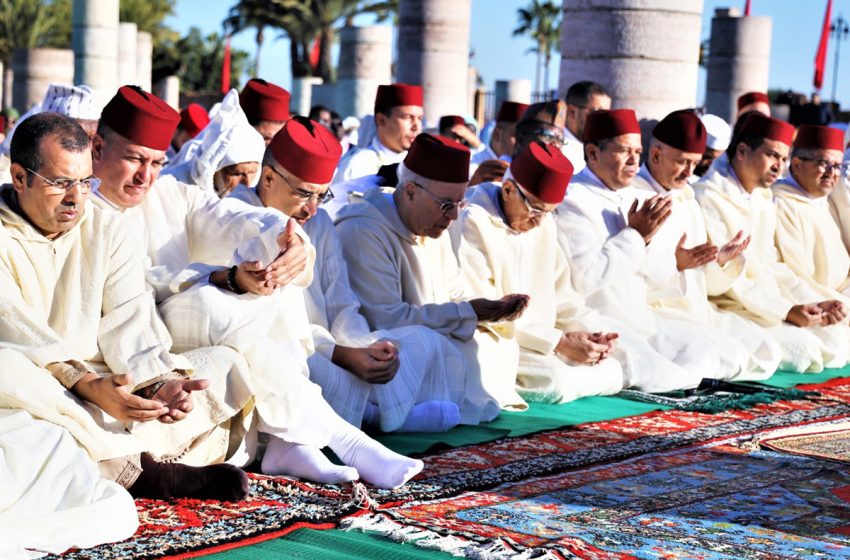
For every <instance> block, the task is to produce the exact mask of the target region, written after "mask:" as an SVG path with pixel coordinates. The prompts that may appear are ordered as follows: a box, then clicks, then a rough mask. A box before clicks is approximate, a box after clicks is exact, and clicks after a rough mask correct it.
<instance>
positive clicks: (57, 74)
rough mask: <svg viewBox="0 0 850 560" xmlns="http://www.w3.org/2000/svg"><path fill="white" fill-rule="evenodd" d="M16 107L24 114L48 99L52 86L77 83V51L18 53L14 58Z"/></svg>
mask: <svg viewBox="0 0 850 560" xmlns="http://www.w3.org/2000/svg"><path fill="white" fill-rule="evenodd" d="M12 68H13V70H14V76H15V78H14V85H13V87H12V105H13V106H14V107H15V108H16V109H18V110H19V111H20V112H21V113H23V112H24V111H27V110H29V109H30V108H31V107H32V106H33V105H35V104H36V103H40V102H41V100H42V99H44V93H45V92H46V91H47V86H48V85H50V84H51V83H58V84H70V83H72V82H73V80H74V51H72V50H69V49H15V51H14V53H13V54H12Z"/></svg>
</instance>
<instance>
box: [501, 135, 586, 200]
mask: <svg viewBox="0 0 850 560" xmlns="http://www.w3.org/2000/svg"><path fill="white" fill-rule="evenodd" d="M511 175H512V176H513V178H514V179H515V180H516V182H517V183H519V184H520V185H522V187H523V188H524V189H525V190H527V191H528V192H530V193H531V194H533V195H534V196H536V197H537V198H539V199H540V200H542V201H543V202H546V203H547V204H560V203H561V201H563V200H564V193H566V192H567V185H568V184H569V182H570V179H571V178H572V176H573V164H572V163H570V160H568V159H567V158H566V157H565V156H564V154H563V153H561V150H557V149H555V148H553V147H551V146H549V145H548V144H542V143H540V142H532V143H531V144H529V145H528V146H526V148H525V149H524V150H523V151H522V152H521V153H520V154H519V155H518V156H517V157H515V158H514V159H513V161H511Z"/></svg>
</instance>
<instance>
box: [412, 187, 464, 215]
mask: <svg viewBox="0 0 850 560" xmlns="http://www.w3.org/2000/svg"><path fill="white" fill-rule="evenodd" d="M411 183H413V181H411ZM413 184H414V185H415V186H417V187H419V188H420V189H422V190H423V191H425V192H426V193H428V196H430V197H431V198H432V199H434V202H436V203H437V204H439V205H440V211H441V212H442V213H443V214H448V213H449V212H451V211H452V210H454V209H455V208H457V209H458V212H459V211H461V210H463V209H464V208H466V205H467V201H466V199H465V198H462V199H460V200H443V199H442V198H438V197H437V195H435V194H434V193H432V192H431V191H429V190H428V189H426V188H425V187H423V186H422V185H420V184H419V183H413Z"/></svg>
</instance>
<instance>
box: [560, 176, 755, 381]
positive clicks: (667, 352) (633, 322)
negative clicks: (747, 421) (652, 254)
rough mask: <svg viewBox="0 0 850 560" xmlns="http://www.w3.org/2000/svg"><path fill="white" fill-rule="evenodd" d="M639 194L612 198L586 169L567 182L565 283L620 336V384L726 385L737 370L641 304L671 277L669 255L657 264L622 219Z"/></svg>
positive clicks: (688, 329)
mask: <svg viewBox="0 0 850 560" xmlns="http://www.w3.org/2000/svg"><path fill="white" fill-rule="evenodd" d="M636 198H641V199H642V198H646V193H641V192H638V191H635V189H634V188H633V187H627V188H625V189H621V190H618V191H613V190H611V189H609V188H608V187H606V186H605V185H604V184H603V183H602V181H601V180H600V179H599V178H598V177H597V176H596V175H595V174H594V173H593V172H592V171H591V170H590V168H585V169H584V171H582V172H581V173H579V174H578V175H574V176H573V179H572V181H571V182H570V186H569V187H568V188H567V195H566V197H564V201H563V202H562V203H561V205H560V206H559V207H558V209H557V222H558V228H559V231H560V234H561V236H560V242H561V243H562V244H564V247H565V249H566V252H567V253H568V254H569V255H571V260H570V263H571V266H572V278H573V283H574V284H575V287H576V290H577V291H578V292H579V293H580V294H582V295H584V297H585V299H586V301H587V304H588V305H589V306H590V307H591V308H593V309H596V310H597V311H599V312H600V313H602V314H603V315H605V316H607V317H611V318H613V319H616V320H617V321H618V322H619V323H621V324H622V325H623V326H624V327H625V329H624V330H623V329H617V328H615V329H614V330H616V331H617V332H619V333H620V335H621V341H620V347H622V351H623V352H624V353H625V356H624V358H623V359H622V360H621V362H622V363H623V367H624V370H625V372H626V384H627V386H630V387H635V388H638V389H641V390H645V391H650V392H660V391H670V390H675V389H682V388H688V387H694V386H696V385H698V384H699V382H700V381H701V380H702V379H703V378H718V377H719V378H728V377H731V376H732V375H734V374H736V373H737V372H738V367H739V366H738V364H735V363H734V362H732V361H731V360H728V359H727V357H726V356H722V355H721V352H720V349H719V348H717V347H716V345H715V344H714V343H713V342H711V341H708V340H705V339H704V338H703V337H701V336H700V335H699V332H698V330H697V329H696V328H694V327H693V326H691V325H689V324H688V323H686V322H683V321H677V320H671V319H667V318H663V317H660V316H658V314H657V313H656V312H655V310H654V309H652V308H651V307H650V306H649V305H648V303H647V301H648V299H647V298H648V291H649V288H650V286H653V285H665V284H667V283H669V282H670V281H671V280H672V278H673V277H675V275H676V266H675V255H672V254H671V255H667V256H666V263H665V264H662V265H659V264H658V263H652V264H653V266H652V268H649V266H648V265H649V264H650V262H651V260H650V259H649V250H648V248H647V246H646V244H645V243H644V240H643V237H641V235H640V234H639V233H638V232H637V230H635V229H633V228H630V227H628V226H627V212H628V210H629V208H630V207H631V204H632V202H633V201H634V200H635V199H636Z"/></svg>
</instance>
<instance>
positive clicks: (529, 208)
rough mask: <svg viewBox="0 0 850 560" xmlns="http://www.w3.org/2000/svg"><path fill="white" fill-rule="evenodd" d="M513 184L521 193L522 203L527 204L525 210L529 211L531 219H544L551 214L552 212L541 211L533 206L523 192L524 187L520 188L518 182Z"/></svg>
mask: <svg viewBox="0 0 850 560" xmlns="http://www.w3.org/2000/svg"><path fill="white" fill-rule="evenodd" d="M513 183H514V186H516V189H515V190H516V192H518V193H519V196H520V198H522V201H523V202H524V203H525V209H526V211H528V217H529V218H542V217H543V216H545V215H546V214H548V213H549V212H551V210H541V209H540V208H535V207H534V206H532V205H531V201H529V200H528V197H527V196H525V193H524V192H522V187H520V186H519V184H517V182H516V181H514V182H513Z"/></svg>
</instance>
